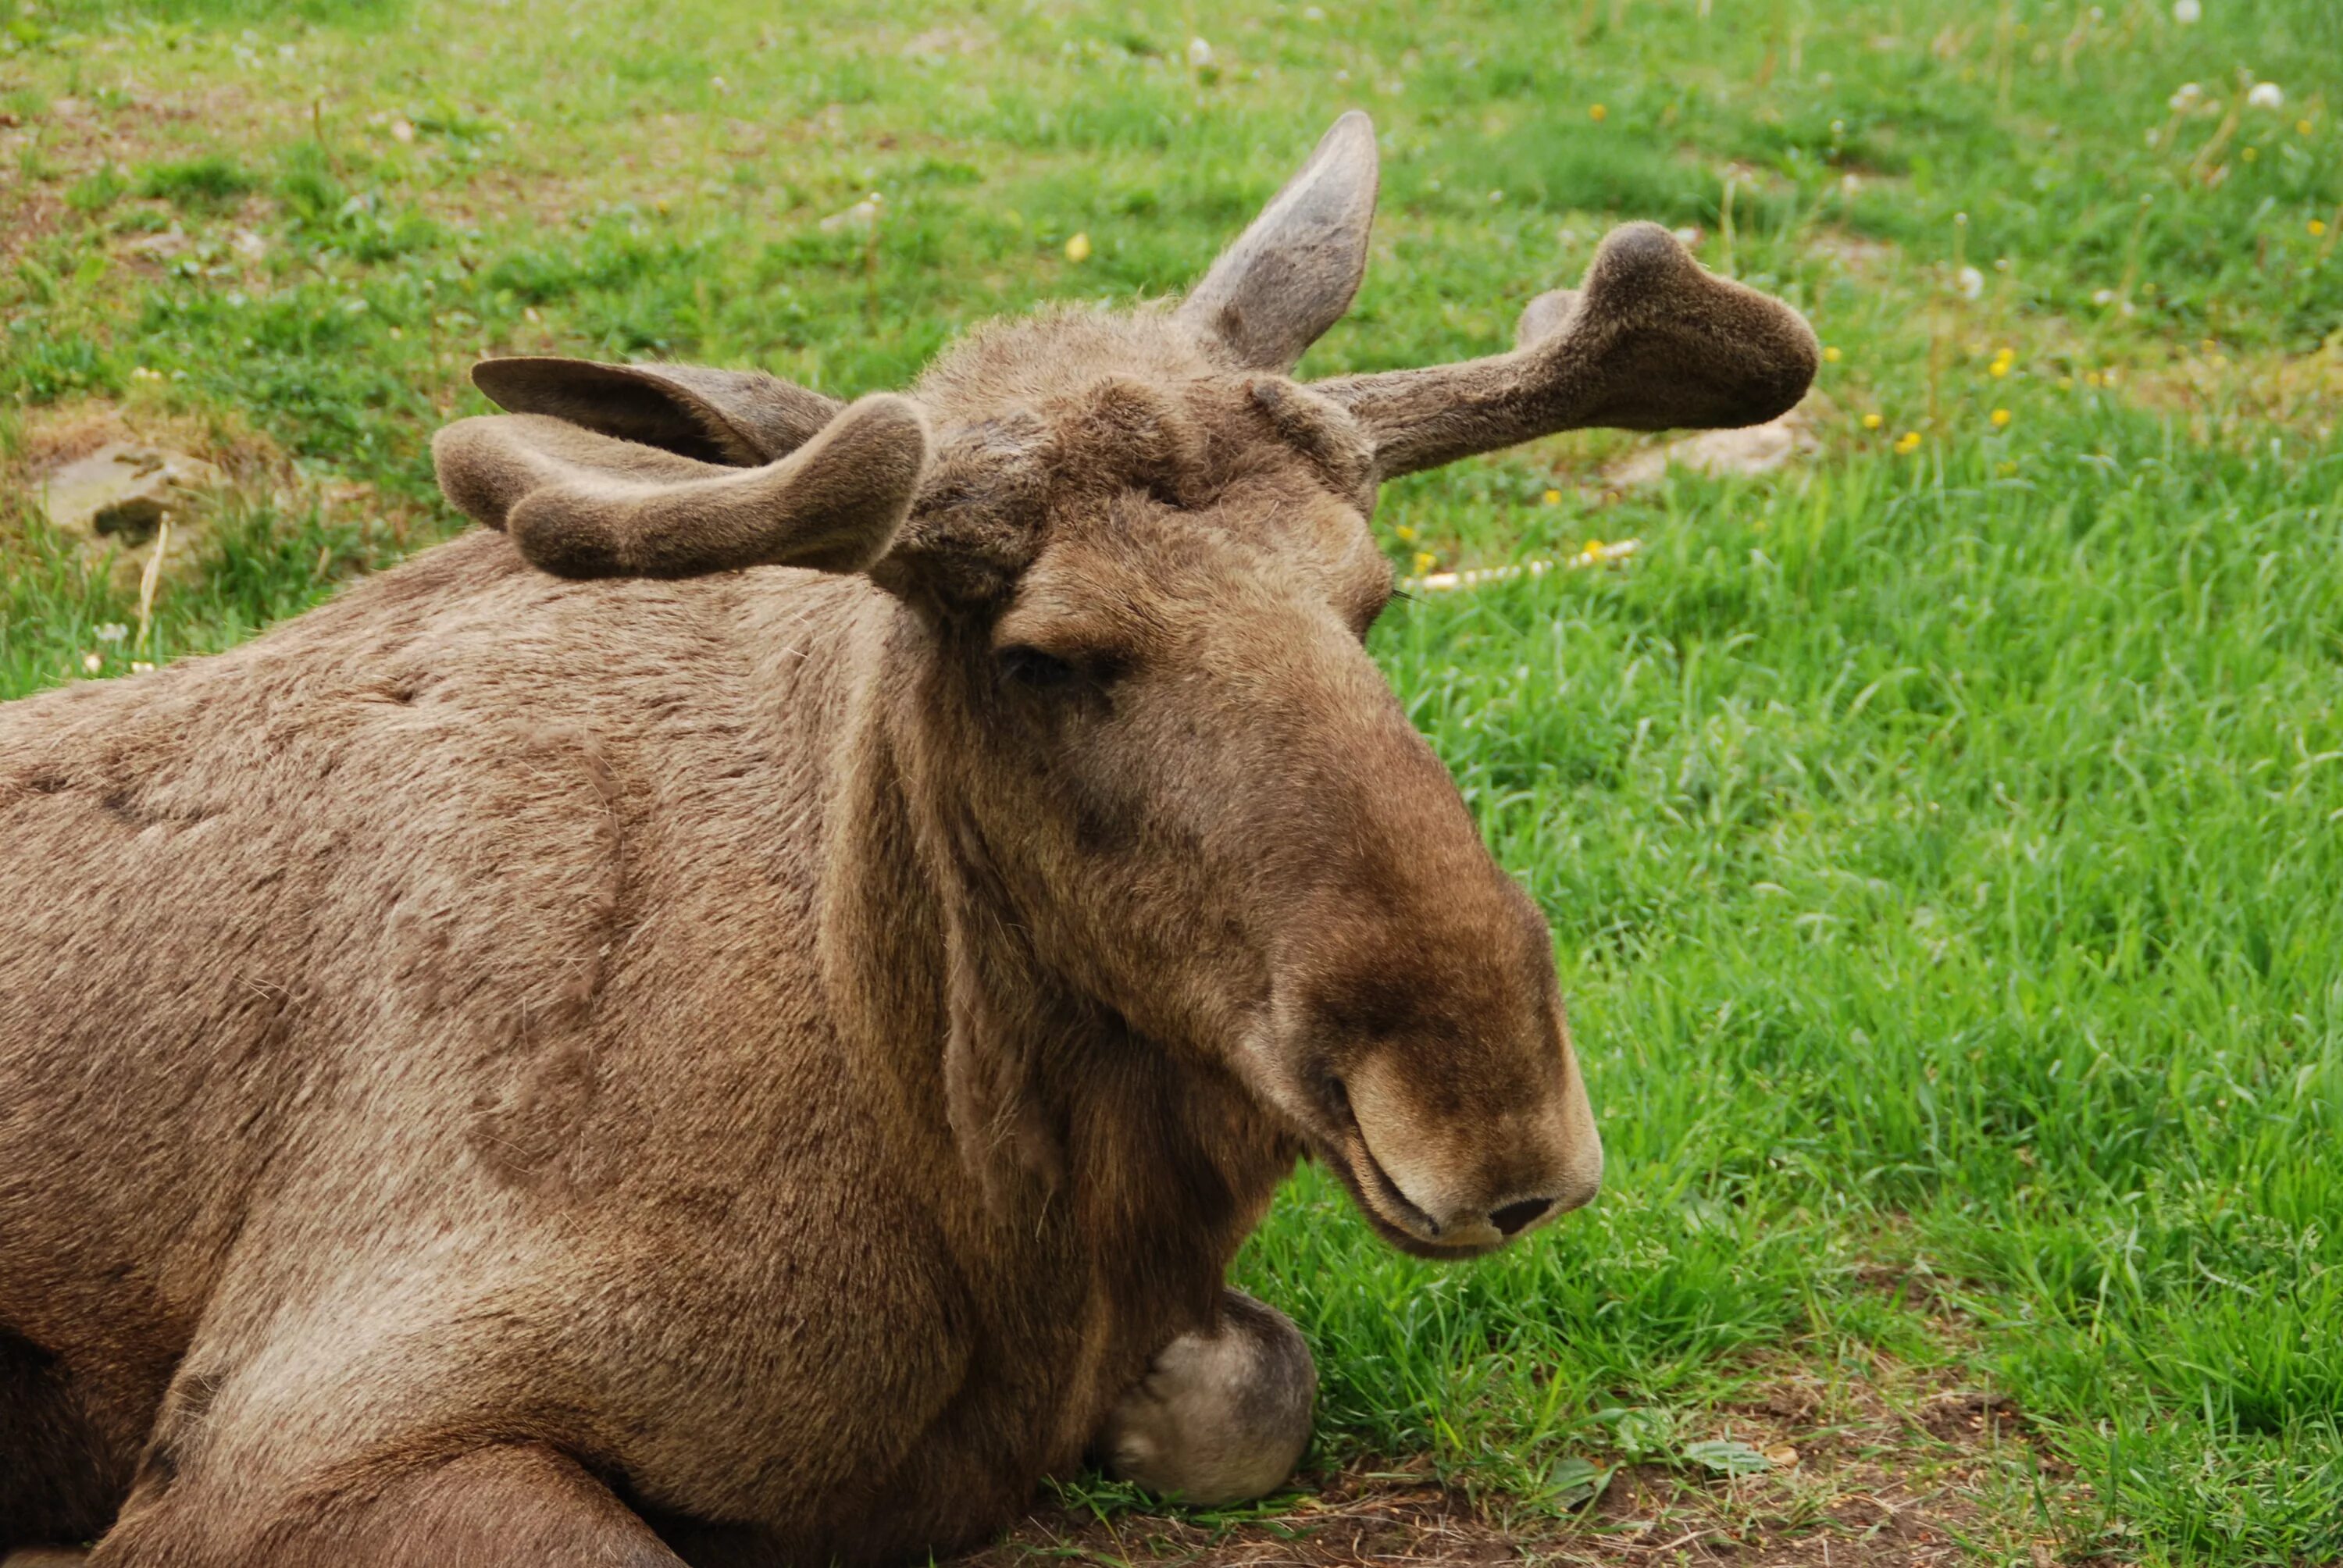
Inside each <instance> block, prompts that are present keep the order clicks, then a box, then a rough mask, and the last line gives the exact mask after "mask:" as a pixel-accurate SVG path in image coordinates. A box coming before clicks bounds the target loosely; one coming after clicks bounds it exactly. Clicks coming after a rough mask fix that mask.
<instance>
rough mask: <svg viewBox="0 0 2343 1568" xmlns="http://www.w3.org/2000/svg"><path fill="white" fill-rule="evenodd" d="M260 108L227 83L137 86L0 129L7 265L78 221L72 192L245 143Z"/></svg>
mask: <svg viewBox="0 0 2343 1568" xmlns="http://www.w3.org/2000/svg"><path fill="white" fill-rule="evenodd" d="M255 113H256V110H255V108H254V106H253V105H252V104H251V103H250V102H249V101H248V100H247V99H246V98H245V97H244V96H243V95H240V94H238V93H236V92H235V91H233V90H231V89H229V88H227V87H225V86H217V85H207V86H206V87H204V88H203V89H202V90H200V91H179V92H171V93H163V92H156V93H151V94H150V93H149V92H147V91H146V90H144V89H143V88H141V87H139V86H138V85H136V84H131V85H127V86H126V87H124V88H122V89H119V90H116V92H113V93H111V94H107V95H101V96H96V97H89V98H74V97H63V98H54V99H51V100H50V101H49V104H48V106H47V108H46V109H45V111H43V112H41V113H38V114H36V115H32V116H25V119H24V121H23V123H22V124H19V125H15V126H6V127H0V264H5V265H8V266H14V265H15V263H16V261H17V260H18V259H19V258H20V257H22V256H24V255H25V253H26V252H27V251H29V250H31V249H32V248H33V247H34V246H35V245H37V244H38V243H39V242H40V241H41V240H43V239H45V238H46V237H47V236H49V235H51V234H53V233H55V231H56V230H58V229H59V228H62V227H64V226H66V225H67V224H68V223H71V222H75V221H78V215H77V214H75V212H74V210H73V207H72V206H71V205H70V204H69V203H68V202H67V201H66V199H65V197H66V195H67V193H68V192H70V191H71V190H72V189H73V187H74V186H75V185H76V184H78V183H79V182H81V181H82V180H84V179H85V178H87V177H88V176H91V175H94V174H96V172H97V171H98V170H100V169H102V168H107V167H116V168H121V169H124V170H131V169H136V167H138V166H140V165H142V164H146V163H152V162H156V161H160V160H164V159H168V158H172V157H186V156H196V155H197V154H198V153H202V152H208V151H216V150H217V149H218V148H219V147H220V146H222V145H227V146H238V145H241V142H242V138H243V135H244V130H245V127H246V125H247V123H248V122H249V121H250V120H251V119H252V118H253V116H254V115H255Z"/></svg>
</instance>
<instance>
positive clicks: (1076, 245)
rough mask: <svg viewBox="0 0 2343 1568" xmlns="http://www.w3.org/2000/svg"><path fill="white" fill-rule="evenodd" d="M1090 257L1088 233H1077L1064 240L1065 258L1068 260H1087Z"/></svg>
mask: <svg viewBox="0 0 2343 1568" xmlns="http://www.w3.org/2000/svg"><path fill="white" fill-rule="evenodd" d="M1090 258H1091V236H1089V235H1088V234H1078V235H1076V236H1074V237H1073V238H1071V239H1070V240H1068V241H1066V259H1067V260H1068V261H1088V260H1089V259H1090Z"/></svg>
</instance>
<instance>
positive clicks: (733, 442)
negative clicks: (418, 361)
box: [472, 356, 845, 468]
mask: <svg viewBox="0 0 2343 1568" xmlns="http://www.w3.org/2000/svg"><path fill="white" fill-rule="evenodd" d="M472 384H473V385H474V386H476V387H478V388H479V389H480V390H481V391H482V392H484V393H486V394H488V400H489V401H490V402H492V403H494V404H496V405H497V407H499V408H504V409H507V410H509V411H510V412H512V413H515V414H548V415H551V416H552V417H554V418H557V419H567V420H568V422H569V423H571V424H572V425H578V426H581V427H584V428H586V429H588V430H592V431H596V432H598V433H599V434H601V435H604V436H616V437H618V439H620V440H622V441H637V442H640V443H641V444H642V445H644V446H646V447H661V448H663V449H664V450H667V451H669V452H675V453H679V454H680V455H681V456H683V457H697V458H698V459H699V460H700V461H701V462H703V463H728V464H730V465H731V466H733V467H741V468H753V467H758V466H759V465H760V464H764V463H769V462H771V461H773V459H775V458H776V457H788V456H789V454H790V453H791V452H794V451H796V450H797V449H798V448H799V447H802V446H804V445H805V444H806V443H807V442H808V441H810V440H812V439H813V437H814V436H815V435H816V433H818V432H819V431H820V429H821V428H822V427H823V426H825V425H827V424H829V423H830V421H831V420H832V419H834V418H836V417H838V411H839V410H840V408H842V407H845V405H844V404H842V403H840V402H839V401H838V399H837V398H835V397H823V396H822V395H821V394H820V393H819V392H813V391H809V390H808V389H806V388H805V387H799V386H795V385H792V384H791V383H789V382H787V381H783V380H781V379H779V377H772V376H768V375H766V374H765V373H764V372H762V371H760V370H709V369H706V368H703V367H699V366H696V365H601V364H597V363H596V362H595V361H593V360H591V359H560V358H553V357H538V356H528V357H515V358H509V359H483V360H482V361H480V363H478V365H475V366H474V367H472Z"/></svg>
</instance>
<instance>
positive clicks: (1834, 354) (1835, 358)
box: [1823, 345, 1839, 365]
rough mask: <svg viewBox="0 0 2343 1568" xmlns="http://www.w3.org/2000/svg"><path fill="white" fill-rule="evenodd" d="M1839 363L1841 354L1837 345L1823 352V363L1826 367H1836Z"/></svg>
mask: <svg viewBox="0 0 2343 1568" xmlns="http://www.w3.org/2000/svg"><path fill="white" fill-rule="evenodd" d="M1838 362H1839V352H1838V348H1837V347H1836V346H1835V345H1834V346H1833V347H1828V348H1825V349H1824V350H1823V363H1824V364H1825V365H1835V364H1837V363H1838Z"/></svg>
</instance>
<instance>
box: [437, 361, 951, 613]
mask: <svg viewBox="0 0 2343 1568" xmlns="http://www.w3.org/2000/svg"><path fill="white" fill-rule="evenodd" d="M431 450H432V457H433V460H434V462H435V463H436V464H437V467H438V470H439V487H440V488H441V489H443V490H445V491H446V492H447V498H448V499H449V500H451V501H453V502H455V504H456V505H457V507H458V508H460V509H462V510H463V511H464V512H465V513H466V514H467V515H468V516H469V517H471V518H475V519H476V520H478V521H479V522H483V523H486V524H487V525H488V527H490V528H502V529H504V530H505V531H506V532H508V533H509V534H510V535H511V536H512V538H513V543H514V544H515V545H517V546H518V547H519V548H520V553H521V554H522V555H523V556H525V557H527V558H528V559H529V560H530V561H531V562H532V563H534V564H535V565H537V566H538V567H541V568H544V569H545V570H547V571H549V572H553V573H556V574H558V575H559V576H562V577H571V578H598V577H667V578H674V577H692V576H697V575H699V574H700V573H702V572H715V571H727V570H730V569H732V568H738V567H749V566H759V565H767V564H779V565H788V566H798V567H810V568H817V569H819V570H822V571H840V572H844V571H859V570H860V569H861V568H865V567H868V566H869V565H870V563H871V562H873V561H875V560H877V559H878V558H880V556H882V555H884V554H885V553H886V551H887V548H888V546H889V545H890V543H891V542H892V541H893V539H894V537H895V530H896V529H897V528H899V527H900V526H901V524H902V521H903V518H904V516H905V515H906V514H907V513H908V512H909V511H910V507H911V501H912V498H913V497H914V496H915V495H916V494H917V492H918V490H919V486H920V476H921V474H922V473H923V472H924V470H925V468H926V466H927V454H928V428H927V421H926V419H925V417H922V416H921V414H920V411H919V409H918V407H916V406H914V405H913V404H912V403H911V402H910V400H909V399H907V398H903V397H893V396H890V395H887V394H883V393H882V394H879V395H876V396H873V397H865V398H863V399H862V400H861V401H860V402H858V403H855V404H853V405H852V406H851V407H848V408H847V409H846V411H845V412H843V413H841V414H840V415H839V416H838V417H836V418H834V419H832V420H830V423H829V425H828V426H827V427H824V428H823V429H822V431H821V433H820V435H818V436H816V437H813V438H812V439H811V440H810V441H808V442H807V443H806V444H805V445H804V446H802V447H799V448H798V450H797V451H795V452H793V453H792V454H790V455H789V457H784V458H782V459H781V460H780V461H779V462H774V463H767V464H765V465H764V466H763V467H754V468H739V467H721V466H719V465H717V464H713V463H703V462H700V461H699V460H697V459H695V458H691V457H681V456H679V455H678V454H676V453H673V452H669V451H663V450H660V449H659V448H657V447H648V446H641V445H639V444H637V443H634V442H631V441H621V440H616V439H613V438H612V437H608V436H600V435H596V434H595V433H593V432H592V431H590V430H583V429H580V428H578V427H577V426H576V425H572V424H569V423H568V422H567V421H565V420H561V419H557V418H552V417H548V416H545V415H540V414H503V415H490V416H488V417H482V418H476V419H463V420H458V422H457V423H455V424H453V425H450V426H448V427H447V428H446V429H444V430H442V431H440V432H439V434H438V436H437V437H436V438H435V439H434V440H433V441H432V444H431Z"/></svg>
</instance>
